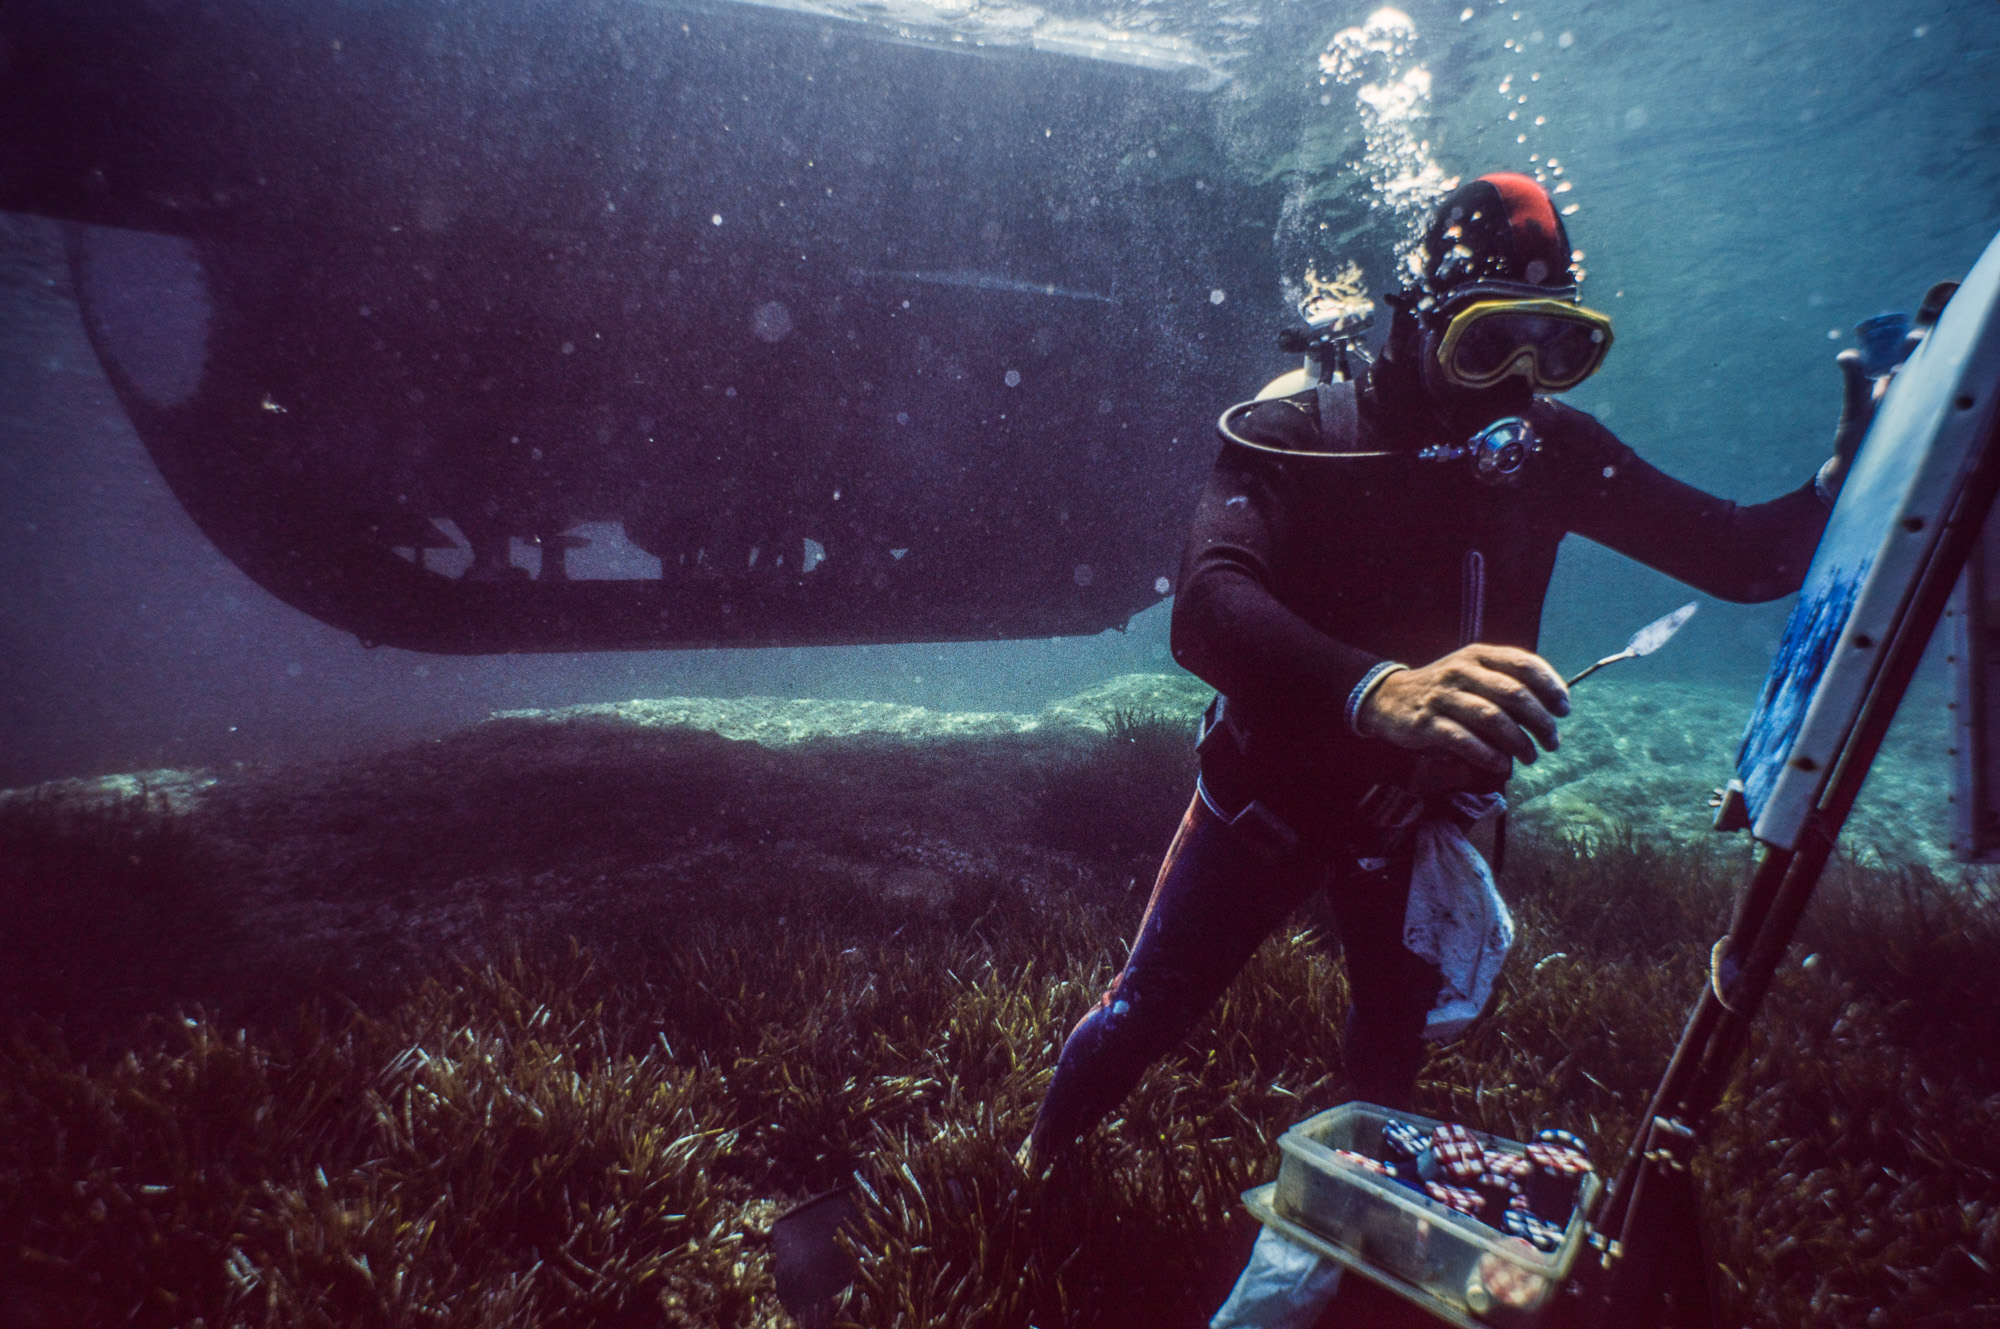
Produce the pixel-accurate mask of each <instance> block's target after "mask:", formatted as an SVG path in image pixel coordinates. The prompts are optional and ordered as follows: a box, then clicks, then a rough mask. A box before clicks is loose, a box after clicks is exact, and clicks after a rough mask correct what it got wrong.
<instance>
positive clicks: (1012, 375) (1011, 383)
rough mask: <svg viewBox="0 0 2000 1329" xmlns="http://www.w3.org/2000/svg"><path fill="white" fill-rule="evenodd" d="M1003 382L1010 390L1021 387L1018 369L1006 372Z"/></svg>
mask: <svg viewBox="0 0 2000 1329" xmlns="http://www.w3.org/2000/svg"><path fill="white" fill-rule="evenodd" d="M1004 381H1005V383H1006V384H1007V386H1008V387H1010V388H1018V387H1020V386H1021V371H1020V370H1018V369H1010V370H1008V371H1007V375H1006V378H1005V380H1004Z"/></svg>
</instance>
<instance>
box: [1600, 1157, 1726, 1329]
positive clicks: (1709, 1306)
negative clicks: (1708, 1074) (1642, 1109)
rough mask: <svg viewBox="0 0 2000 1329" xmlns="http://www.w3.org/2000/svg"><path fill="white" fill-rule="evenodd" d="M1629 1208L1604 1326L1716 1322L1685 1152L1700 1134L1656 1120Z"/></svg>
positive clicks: (1658, 1327) (1699, 1328)
mask: <svg viewBox="0 0 2000 1329" xmlns="http://www.w3.org/2000/svg"><path fill="white" fill-rule="evenodd" d="M1652 1138H1653V1139H1654V1140H1655V1141H1661V1142H1662V1143H1660V1144H1659V1145H1658V1146H1656V1147H1654V1148H1650V1149H1648V1150H1647V1151H1646V1157H1645V1162H1644V1163H1643V1164H1642V1166H1641V1170H1640V1173H1639V1181H1638V1186H1637V1188H1636V1189H1635V1190H1634V1192H1633V1195H1632V1206H1631V1208H1630V1210H1629V1211H1628V1212H1627V1215H1626V1220H1625V1233H1624V1236H1623V1238H1622V1239H1621V1240H1620V1243H1619V1245H1620V1247H1621V1250H1620V1254H1619V1258H1618V1260H1617V1262H1616V1264H1614V1265H1613V1267H1612V1274H1611V1285H1610V1289H1609V1292H1608V1294H1607V1296H1606V1299H1605V1304H1604V1308H1603V1312H1602V1314H1601V1315H1600V1316H1599V1318H1598V1322H1597V1323H1598V1329H1715V1301H1714V1296H1713V1294H1712V1290H1711V1287H1710V1278H1709V1268H1708V1257H1707V1255H1706V1253H1705V1252H1704V1251H1703V1250H1702V1241H1701V1202H1700V1196H1699V1195H1698V1194H1697V1192H1696V1190H1695V1181H1694V1171H1693V1169H1692V1168H1690V1167H1689V1166H1688V1159H1687V1157H1686V1155H1687V1154H1688V1153H1690V1152H1692V1145H1693V1137H1692V1135H1691V1134H1689V1133H1685V1128H1684V1127H1682V1126H1680V1124H1679V1123H1678V1122H1671V1123H1670V1122H1665V1121H1659V1120H1656V1121H1655V1122H1654V1124H1653V1130H1652Z"/></svg>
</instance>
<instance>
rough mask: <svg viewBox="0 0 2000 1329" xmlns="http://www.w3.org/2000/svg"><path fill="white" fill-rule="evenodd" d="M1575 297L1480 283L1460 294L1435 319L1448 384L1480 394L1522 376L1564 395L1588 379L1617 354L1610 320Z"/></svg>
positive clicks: (1560, 292) (1440, 365)
mask: <svg viewBox="0 0 2000 1329" xmlns="http://www.w3.org/2000/svg"><path fill="white" fill-rule="evenodd" d="M1574 290H1575V288H1574V287H1571V288H1568V291H1567V292H1565V291H1563V290H1560V289H1559V290H1550V289H1548V288H1546V287H1533V286H1516V285H1514V284H1513V283H1511V282H1508V283H1503V282H1477V283H1474V284H1472V285H1470V286H1466V287H1462V288H1460V289H1459V290H1457V291H1454V292H1453V293H1452V296H1451V298H1450V299H1449V300H1448V301H1446V302H1445V303H1444V304H1443V305H1441V306H1439V308H1438V309H1437V311H1436V313H1435V314H1434V315H1432V318H1433V319H1436V320H1441V321H1442V322H1443V327H1444V334H1443V336H1441V337H1438V338H1437V352H1436V355H1437V365H1438V369H1439V370H1440V372H1441V373H1442V374H1443V376H1444V379H1445V381H1446V382H1447V383H1450V384H1451V385H1452V386H1453V387H1458V388H1466V389H1471V390H1474V391H1477V390H1479V389H1483V388H1491V387H1494V386H1497V385H1498V384H1500V383H1502V382H1504V381H1505V380H1506V379H1507V378H1508V377H1510V376H1511V375H1514V374H1519V375H1521V376H1522V377H1523V378H1525V379H1527V380H1528V382H1529V383H1530V384H1531V385H1533V386H1534V387H1535V388H1536V389H1537V390H1539V391H1542V392H1562V391H1565V390H1567V389H1569V388H1573V387H1575V386H1576V385H1577V384H1579V383H1581V382H1583V380H1585V379H1586V378H1589V377H1590V376H1591V375H1592V374H1594V373H1596V372H1597V367H1598V366H1599V365H1600V364H1602V363H1604V354H1605V352H1606V351H1609V350H1610V349H1611V320H1610V319H1609V318H1608V317H1606V316H1605V315H1603V314H1600V313H1598V312H1597V311H1596V310H1594V309H1585V308H1584V307H1583V306H1582V305H1580V304H1577V303H1576V302H1575V300H1574V298H1573V292H1574ZM1531 293H1532V294H1531ZM1565 295H1569V296H1570V297H1571V298H1564V297H1565Z"/></svg>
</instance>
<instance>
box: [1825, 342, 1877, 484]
mask: <svg viewBox="0 0 2000 1329" xmlns="http://www.w3.org/2000/svg"><path fill="white" fill-rule="evenodd" d="M1833 362H1834V364H1836V365H1838V366H1839V367H1840V378H1841V393H1840V423H1839V424H1838V425H1837V426H1835V428H1834V431H1833V455H1832V456H1831V457H1829V458H1827V461H1826V465H1824V466H1822V467H1820V469H1819V485H1820V488H1821V489H1823V490H1824V491H1825V492H1826V493H1828V494H1829V495H1832V494H1838V493H1839V492H1840V482H1841V481H1843V480H1845V479H1846V478H1847V468H1848V465H1849V463H1851V462H1852V461H1853V460H1854V454H1855V452H1856V451H1857V450H1858V449H1859V448H1860V447H1861V440H1862V439H1864V438H1866V437H1867V436H1868V426H1869V425H1870V424H1871V423H1873V422H1874V419H1875V404H1876V403H1877V402H1879V401H1881V400H1882V393H1883V391H1884V389H1886V388H1887V387H1888V385H1889V380H1888V379H1886V378H1882V379H1871V378H1869V377H1868V371H1867V370H1866V369H1864V368H1863V367H1862V364H1861V352H1859V351H1856V350H1852V349H1849V350H1845V351H1842V352H1841V353H1840V354H1839V355H1837V356H1835V357H1834V358H1833Z"/></svg>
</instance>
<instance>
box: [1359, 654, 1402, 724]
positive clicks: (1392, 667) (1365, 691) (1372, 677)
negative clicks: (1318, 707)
mask: <svg viewBox="0 0 2000 1329" xmlns="http://www.w3.org/2000/svg"><path fill="white" fill-rule="evenodd" d="M1408 668H1409V666H1408V665H1406V664H1398V663H1397V662H1396V661H1394V660H1384V661H1382V662H1381V663H1380V664H1378V665H1376V666H1375V667H1374V668H1373V669H1370V670H1369V671H1368V672H1367V673H1365V674H1363V675H1362V676H1361V681H1360V682H1359V683H1356V684H1355V685H1354V691H1352V692H1350V693H1348V694H1347V727H1348V729H1350V730H1352V731H1353V732H1354V733H1355V734H1356V735H1358V736H1360V737H1362V738H1366V737H1367V735H1366V734H1363V733H1362V732H1361V710H1362V708H1363V707H1364V706H1366V705H1367V704H1368V698H1369V697H1370V696H1371V695H1373V694H1374V691H1375V689H1376V688H1378V687H1380V686H1382V680H1383V679H1385V678H1387V677H1389V675H1391V674H1394V673H1398V672H1400V671H1402V670H1406V669H1408Z"/></svg>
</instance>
